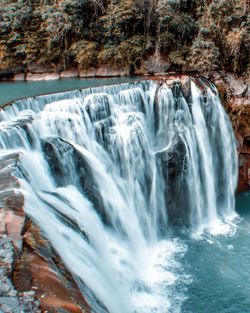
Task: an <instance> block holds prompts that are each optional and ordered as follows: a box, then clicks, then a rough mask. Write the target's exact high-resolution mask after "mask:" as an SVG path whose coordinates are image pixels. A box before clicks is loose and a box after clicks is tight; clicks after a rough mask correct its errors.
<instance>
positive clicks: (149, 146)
mask: <svg viewBox="0 0 250 313" xmlns="http://www.w3.org/2000/svg"><path fill="white" fill-rule="evenodd" d="M0 121H1V122H0V127H1V132H0V147H1V156H0V157H2V156H3V155H6V154H10V153H13V152H16V153H20V164H19V165H18V167H17V169H16V175H17V176H18V177H19V180H20V182H21V186H22V189H23V192H24V194H25V210H26V212H27V214H28V215H29V216H30V217H31V218H32V219H33V220H34V221H35V222H36V223H37V224H38V225H39V227H40V228H41V229H42V230H43V232H44V233H45V234H46V236H47V237H48V238H49V240H50V241H51V243H52V245H53V246H54V248H55V249H56V250H57V252H58V254H59V255H60V256H61V258H62V260H63V262H64V263H65V264H66V266H67V267H68V269H69V270H70V271H71V273H72V274H73V276H74V277H75V279H76V282H77V283H78V285H79V288H80V289H81V290H82V292H83V293H84V295H85V296H87V299H88V301H89V302H90V303H91V307H92V310H93V312H97V313H104V312H110V313H178V312H179V313H210V312H222V313H228V312H232V313H247V312H248V308H249V307H250V303H249V300H248V297H247V294H249V283H250V276H249V275H248V274H247V273H248V271H247V264H249V262H248V261H249V259H250V256H249V253H248V250H249V249H247V243H250V236H249V233H250V226H249V225H250V224H249V222H248V220H249V216H248V215H247V213H244V214H245V215H244V216H245V219H244V220H241V218H240V217H239V216H237V214H236V213H235V201H234V190H235V187H236V179H237V153H236V146H235V141H234V137H233V133H232V129H231V125H230V123H229V121H228V118H227V116H226V114H225V112H224V110H223V108H222V106H221V104H220V101H219V98H218V96H217V93H216V90H214V88H213V86H211V87H207V86H206V85H204V86H203V87H202V90H201V89H199V87H198V86H197V85H196V84H195V83H194V82H192V83H191V95H190V97H189V98H188V99H187V97H186V98H184V97H183V96H182V93H181V91H180V89H179V87H178V86H177V85H176V86H175V88H174V89H173V90H171V89H169V88H168V87H167V86H166V85H164V84H163V85H158V84H157V83H154V82H150V81H146V82H139V83H124V84H120V85H114V86H108V87H97V88H91V89H86V90H80V91H72V92H65V93H60V94H55V95H47V96H40V97H35V98H29V99H26V100H20V101H16V102H15V103H13V104H12V105H11V106H8V107H6V108H5V110H4V111H0ZM247 205H249V197H248V195H242V198H241V199H239V203H238V204H237V207H238V208H239V209H240V208H242V207H246V206H247ZM239 213H240V214H241V213H242V212H240V211H239ZM238 262H240V264H238Z"/></svg>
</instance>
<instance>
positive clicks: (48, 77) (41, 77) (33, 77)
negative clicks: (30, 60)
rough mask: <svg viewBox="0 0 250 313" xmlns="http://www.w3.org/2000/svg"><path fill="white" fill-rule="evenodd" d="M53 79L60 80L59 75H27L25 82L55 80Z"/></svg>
mask: <svg viewBox="0 0 250 313" xmlns="http://www.w3.org/2000/svg"><path fill="white" fill-rule="evenodd" d="M55 79H60V75H59V73H43V74H36V73H28V74H27V75H26V80H28V81H41V80H55Z"/></svg>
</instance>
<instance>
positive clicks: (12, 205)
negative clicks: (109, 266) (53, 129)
mask: <svg viewBox="0 0 250 313" xmlns="http://www.w3.org/2000/svg"><path fill="white" fill-rule="evenodd" d="M18 162H19V154H17V153H14V154H9V155H6V156H4V157H1V159H0V187H1V192H0V311H1V312H4V313H20V312H24V313H39V312H51V313H59V312H62V311H63V312H75V313H83V312H84V313H90V308H89V305H88V303H87V302H86V301H85V299H84V297H83V296H82V294H81V293H80V291H79V289H78V287H77V285H76V283H75V281H74V279H73V278H72V276H71V275H70V274H69V272H68V271H67V269H66V268H65V266H64V265H63V264H62V262H61V261H60V258H59V257H58V256H57V254H56V252H55V251H54V250H53V249H52V247H51V245H50V243H49V242H48V241H47V240H46V238H45V237H44V236H43V234H42V233H41V231H40V230H39V229H38V227H37V226H36V225H35V224H34V223H33V222H31V221H30V220H29V219H28V217H27V216H26V215H25V212H24V210H23V208H24V197H23V194H22V192H21V190H20V185H19V181H18V179H17V178H16V176H17V175H16V174H17V173H16V168H17V165H18Z"/></svg>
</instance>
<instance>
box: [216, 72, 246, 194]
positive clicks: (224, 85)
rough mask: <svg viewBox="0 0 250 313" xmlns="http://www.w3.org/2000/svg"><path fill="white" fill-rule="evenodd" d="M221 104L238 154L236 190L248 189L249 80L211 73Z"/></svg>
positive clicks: (231, 75)
mask: <svg viewBox="0 0 250 313" xmlns="http://www.w3.org/2000/svg"><path fill="white" fill-rule="evenodd" d="M211 79H212V80H213V81H214V83H215V85H216V87H217V90H218V92H219V94H220V97H221V99H222V102H223V105H224V107H225V109H226V111H227V112H228V114H229V117H230V119H231V122H232V125H233V128H234V131H235V136H236V139H237V147H238V155H239V179H238V191H243V190H247V189H250V151H249V141H248V137H249V136H250V95H249V90H250V86H249V80H247V79H246V80H244V79H243V78H241V77H237V76H235V75H233V74H228V73H213V74H212V76H211Z"/></svg>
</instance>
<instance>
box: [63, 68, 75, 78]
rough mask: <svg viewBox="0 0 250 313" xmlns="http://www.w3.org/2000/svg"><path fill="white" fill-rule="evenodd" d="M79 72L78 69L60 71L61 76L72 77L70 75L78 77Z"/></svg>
mask: <svg viewBox="0 0 250 313" xmlns="http://www.w3.org/2000/svg"><path fill="white" fill-rule="evenodd" d="M78 75H79V73H78V70H77V69H73V70H68V71H62V72H61V73H60V77H61V78H70V77H78Z"/></svg>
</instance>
